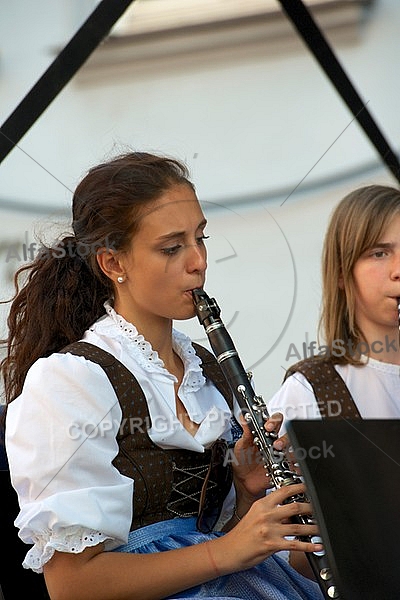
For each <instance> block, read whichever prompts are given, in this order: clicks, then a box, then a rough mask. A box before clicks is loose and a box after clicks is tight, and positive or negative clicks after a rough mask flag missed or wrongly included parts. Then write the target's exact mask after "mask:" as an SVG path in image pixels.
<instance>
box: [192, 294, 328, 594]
mask: <svg viewBox="0 0 400 600" xmlns="http://www.w3.org/2000/svg"><path fill="white" fill-rule="evenodd" d="M192 295H193V302H194V306H195V309H196V315H197V318H198V320H199V322H200V324H201V325H202V326H203V327H204V329H205V332H206V334H207V337H208V340H209V342H210V346H211V348H212V351H213V353H214V354H215V357H216V359H217V361H218V363H219V365H220V367H221V370H222V372H223V374H224V376H225V379H226V380H227V383H228V384H229V386H230V388H231V390H232V393H233V395H234V396H235V398H236V400H237V402H238V405H239V407H240V409H241V411H242V414H243V416H244V419H245V421H246V423H247V424H248V426H249V427H250V431H251V433H252V435H253V440H254V443H255V445H256V446H257V448H258V450H259V451H260V453H261V456H262V459H263V462H264V467H265V469H266V474H267V475H268V476H269V477H270V478H271V481H272V484H273V486H274V487H275V488H281V487H283V486H287V485H293V484H296V483H301V482H302V480H301V478H300V477H299V475H298V474H297V473H296V472H295V471H293V470H291V467H290V463H289V461H288V460H287V458H286V456H285V453H284V452H279V451H277V450H275V449H274V447H273V444H274V441H275V440H276V439H277V437H278V436H277V434H276V433H275V432H267V431H266V430H265V428H264V425H265V423H266V421H267V419H268V418H269V414H268V410H267V406H266V404H265V402H264V400H263V398H262V397H261V396H257V395H256V393H255V391H254V389H253V386H252V385H251V382H250V379H249V376H248V374H247V372H246V371H245V369H244V367H243V364H242V362H241V360H240V357H239V355H238V352H237V350H236V348H235V345H234V343H233V341H232V338H231V336H230V334H229V333H228V331H227V329H226V327H225V325H224V323H223V322H222V320H221V318H220V313H221V311H220V308H219V306H218V304H217V303H216V301H215V299H214V298H209V297H208V295H207V294H206V292H205V291H204V290H203V289H200V288H199V289H195V290H193V292H192ZM306 501H307V498H306V497H305V495H304V494H294V495H293V496H291V497H289V498H288V499H287V501H286V502H287V503H290V502H306ZM293 521H294V522H296V523H300V524H310V523H314V520H313V518H312V517H310V516H308V515H299V516H297V517H295V518H294V519H293ZM299 539H301V540H302V541H316V540H315V538H307V537H302V538H299ZM307 558H308V560H309V563H310V565H311V568H312V570H313V572H314V575H315V577H316V580H317V582H318V584H319V586H320V589H321V591H322V593H323V595H324V597H325V598H336V599H339V598H340V595H339V592H338V590H337V588H336V586H335V584H334V583H333V581H332V575H331V570H330V568H329V565H328V561H327V558H326V555H325V552H318V553H307Z"/></svg>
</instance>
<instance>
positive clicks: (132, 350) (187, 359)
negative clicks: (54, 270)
mask: <svg viewBox="0 0 400 600" xmlns="http://www.w3.org/2000/svg"><path fill="white" fill-rule="evenodd" d="M104 308H105V309H106V312H107V316H105V317H102V318H101V319H99V321H97V323H95V325H94V327H93V329H94V330H97V331H98V332H99V333H100V330H101V331H102V332H103V333H105V334H106V335H107V336H108V337H113V338H118V339H119V341H120V342H121V343H122V345H123V346H124V348H126V350H127V352H128V353H129V354H131V355H133V357H134V358H135V360H136V361H137V363H138V364H139V365H140V366H141V367H142V368H143V369H145V370H146V371H149V372H153V373H156V372H162V373H163V375H168V376H169V377H171V378H173V379H174V380H176V378H175V376H174V375H171V373H169V372H168V371H167V370H166V369H165V367H164V363H163V361H162V360H161V358H160V357H159V355H158V353H157V351H156V350H153V348H152V346H151V344H150V342H148V341H147V340H145V338H144V337H143V335H141V334H140V333H139V332H138V330H137V329H136V327H135V326H134V325H133V324H132V323H129V322H128V321H126V320H125V319H124V318H123V317H122V316H121V315H119V314H118V313H117V312H116V311H115V310H114V308H113V306H112V305H111V303H110V301H107V302H105V303H104ZM172 347H173V349H174V351H175V352H176V353H177V355H178V356H179V357H180V358H181V360H182V362H183V365H184V370H185V373H184V377H183V381H182V385H183V386H184V387H186V388H188V390H190V391H192V392H196V391H197V390H198V389H200V388H201V387H202V386H203V385H204V384H205V382H206V380H205V378H204V375H203V371H202V369H201V366H200V365H201V359H200V358H199V357H198V356H197V354H196V352H195V351H194V348H193V346H192V342H191V340H190V338H189V337H188V336H187V335H185V334H184V333H182V332H181V331H177V330H176V329H174V328H173V329H172Z"/></svg>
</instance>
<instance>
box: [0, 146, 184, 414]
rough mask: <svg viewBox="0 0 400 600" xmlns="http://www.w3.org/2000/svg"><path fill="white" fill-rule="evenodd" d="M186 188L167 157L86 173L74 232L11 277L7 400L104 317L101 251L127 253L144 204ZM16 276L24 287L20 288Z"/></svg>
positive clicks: (135, 158) (75, 206) (125, 158)
mask: <svg viewBox="0 0 400 600" xmlns="http://www.w3.org/2000/svg"><path fill="white" fill-rule="evenodd" d="M175 184H186V185H189V186H190V187H191V188H192V189H194V186H193V184H192V183H191V182H190V181H189V179H188V171H187V168H186V166H185V165H183V164H182V163H180V162H179V161H177V160H175V159H173V158H168V157H165V156H157V155H154V154H148V153H144V152H130V153H126V154H124V155H121V156H117V157H115V158H113V159H111V160H109V161H107V162H104V163H102V164H100V165H97V166H95V167H93V168H92V169H90V170H89V171H88V173H87V174H86V176H85V177H84V178H83V179H82V181H81V182H80V183H79V184H78V186H77V188H76V191H75V194H74V196H73V203H72V216H73V221H72V231H73V235H68V236H66V237H64V238H63V239H61V240H58V241H57V242H55V244H54V245H52V246H51V247H42V250H41V252H40V254H38V256H37V257H36V258H35V260H34V261H32V262H31V263H30V264H28V265H24V266H23V267H21V268H20V269H19V270H18V271H17V272H16V274H15V279H14V283H15V289H16V292H15V296H14V298H13V299H12V300H11V309H10V312H9V316H8V321H7V325H8V338H7V339H6V340H3V344H4V343H5V344H6V345H7V355H6V357H5V358H4V359H3V361H2V362H1V372H2V375H3V378H4V384H5V397H6V402H7V403H9V402H11V401H12V400H14V398H16V397H17V396H18V395H19V394H20V393H21V391H22V386H23V384H24V381H25V377H26V373H27V371H28V369H29V368H30V366H31V365H32V364H33V363H34V362H35V361H36V360H37V359H38V358H41V357H46V356H49V355H50V354H52V353H53V352H57V351H59V350H60V349H61V348H63V347H64V346H66V345H67V344H69V343H71V342H74V341H76V340H78V339H80V338H81V337H82V335H83V333H84V331H85V330H86V329H87V328H88V327H89V326H90V325H91V324H92V323H93V322H94V321H96V319H98V318H99V317H100V316H101V315H102V314H104V306H103V304H104V302H105V300H107V299H108V298H110V297H111V296H112V294H113V284H112V282H111V280H110V279H108V278H107V277H106V276H105V275H104V273H103V272H102V271H101V269H100V268H99V266H98V263H97V260H96V252H97V251H98V250H99V248H106V249H107V248H110V246H111V247H112V248H113V249H114V250H116V251H124V250H127V249H128V247H129V245H130V242H131V240H132V237H133V235H134V234H135V232H136V231H137V229H138V227H139V222H140V216H141V214H142V213H143V207H144V206H145V205H146V204H148V203H149V202H152V201H154V200H157V199H158V198H159V197H160V196H161V195H162V194H163V193H164V192H165V191H167V190H168V189H169V188H170V187H171V186H172V185H175ZM21 278H24V282H23V284H22V285H21V284H20V281H21Z"/></svg>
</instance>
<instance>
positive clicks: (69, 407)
mask: <svg viewBox="0 0 400 600" xmlns="http://www.w3.org/2000/svg"><path fill="white" fill-rule="evenodd" d="M121 418H122V413H121V408H120V405H119V403H118V400H117V397H116V395H115V392H114V390H113V388H112V386H111V384H110V382H109V380H108V378H107V376H106V375H105V373H104V371H103V370H102V368H101V367H100V366H99V365H97V364H94V363H91V362H90V361H87V360H86V359H85V358H83V357H78V356H73V355H71V354H54V355H52V356H50V357H49V358H42V359H39V360H38V361H37V362H36V363H35V364H34V365H33V366H32V367H31V369H30V370H29V372H28V374H27V377H26V381H25V384H24V389H23V392H22V394H21V395H20V396H19V397H18V398H16V399H15V400H14V401H13V402H12V403H11V404H10V405H9V407H8V411H7V420H6V449H7V455H8V460H9V465H10V474H11V480H12V483H13V486H14V487H15V490H16V491H17V494H18V499H19V504H20V513H19V515H18V516H17V519H16V521H15V525H16V526H17V528H18V529H19V530H20V531H19V536H20V537H21V539H22V540H23V541H24V542H26V543H28V544H32V545H33V547H32V548H31V549H30V550H29V552H28V554H27V556H26V558H25V561H24V566H26V567H27V568H31V569H33V570H35V571H37V572H41V571H42V567H43V565H44V564H45V563H46V562H47V561H48V560H49V559H50V558H51V556H52V555H53V554H54V551H55V550H59V551H62V552H81V551H82V550H84V549H85V548H86V547H87V546H94V545H96V544H98V543H99V542H105V547H106V550H111V549H113V548H115V547H117V546H119V545H120V544H122V543H125V542H126V541H127V537H128V533H129V528H130V524H131V519H132V494H133V481H132V480H131V479H130V478H128V477H125V476H123V475H121V474H120V473H119V471H118V470H117V469H116V468H115V467H114V466H113V465H112V461H113V459H114V457H115V456H116V454H117V453H118V444H117V442H116V434H117V432H118V428H119V426H120V423H121Z"/></svg>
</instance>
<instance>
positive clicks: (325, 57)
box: [279, 0, 400, 182]
mask: <svg viewBox="0 0 400 600" xmlns="http://www.w3.org/2000/svg"><path fill="white" fill-rule="evenodd" d="M279 1H280V3H281V5H282V8H283V9H284V11H285V12H286V14H287V16H288V17H289V19H290V20H291V21H292V23H293V25H294V26H295V28H296V29H297V31H298V32H299V34H300V35H301V37H302V38H303V41H304V43H305V44H306V45H307V46H308V48H309V49H310V50H311V52H312V53H313V55H314V57H315V58H316V59H317V61H318V62H319V64H320V65H321V67H322V68H323V69H324V71H325V73H326V75H327V76H328V77H329V79H330V81H331V83H332V84H333V85H334V87H335V88H336V91H337V92H339V94H340V96H341V97H342V99H343V100H344V102H345V103H346V104H347V106H348V108H349V109H350V110H351V112H352V113H353V115H354V117H355V118H356V120H357V121H358V123H359V124H360V126H361V127H362V128H363V130H364V132H365V133H366V134H367V136H368V138H369V139H370V141H371V142H372V144H373V145H374V146H375V148H376V150H377V151H378V153H379V155H380V156H381V158H382V160H383V162H384V163H385V164H386V165H387V167H388V168H389V170H390V171H391V172H392V174H393V175H394V177H395V178H396V179H397V181H399V182H400V162H399V159H398V157H397V155H396V154H395V153H394V152H393V150H392V149H391V148H390V146H389V144H388V142H387V141H386V139H385V137H384V136H383V134H382V132H381V130H380V129H379V127H378V125H377V124H376V122H375V121H374V119H373V117H372V115H371V114H370V112H369V111H368V109H367V107H366V105H365V102H364V101H363V100H362V99H361V97H360V95H359V94H358V92H357V91H356V89H355V87H354V85H353V84H352V82H351V81H350V79H349V77H348V76H347V74H346V73H345V71H344V69H343V67H342V66H341V64H340V63H339V61H338V59H337V58H336V56H335V54H334V53H333V51H332V48H331V47H330V45H329V44H328V42H327V40H326V39H325V37H324V35H323V34H322V32H321V30H320V29H319V27H318V26H317V24H316V23H315V21H314V19H313V18H312V16H311V14H310V12H309V10H308V9H307V8H306V7H305V6H304V4H303V2H302V1H301V0H279Z"/></svg>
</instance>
